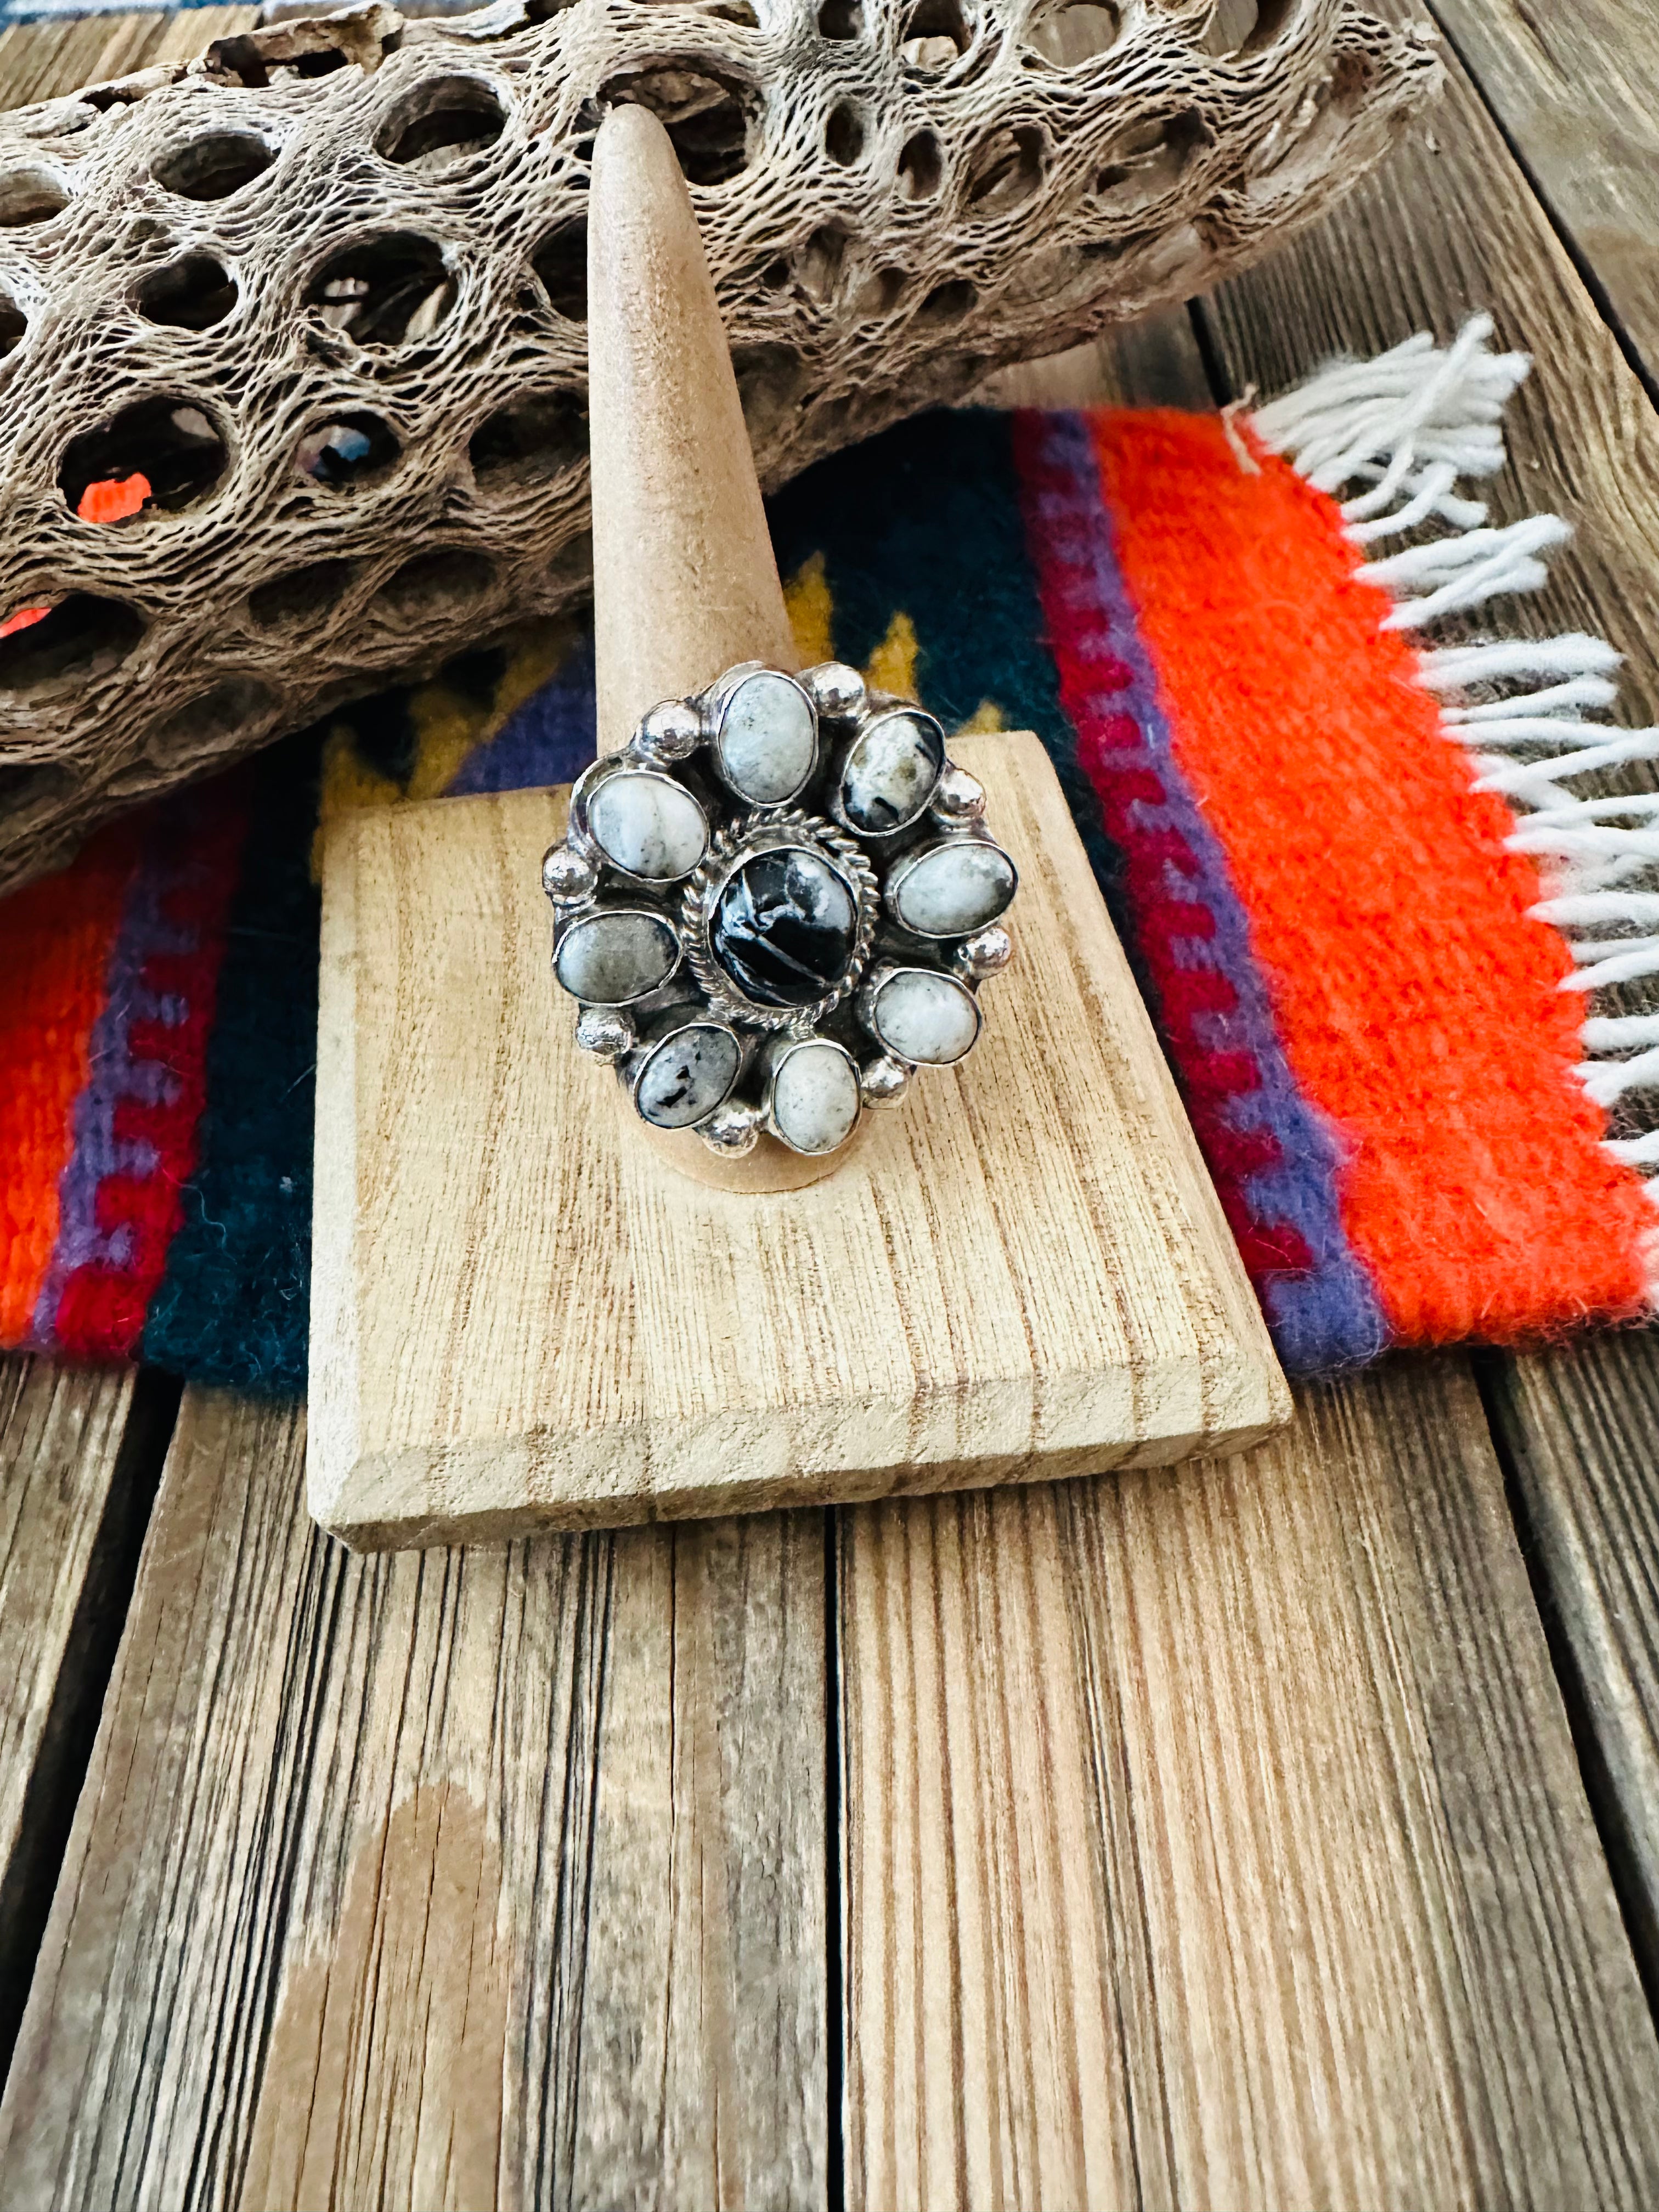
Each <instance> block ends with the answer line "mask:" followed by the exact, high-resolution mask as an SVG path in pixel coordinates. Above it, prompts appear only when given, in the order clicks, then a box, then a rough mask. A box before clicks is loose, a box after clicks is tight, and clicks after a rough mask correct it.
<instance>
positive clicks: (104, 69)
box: [0, 8, 259, 109]
mask: <svg viewBox="0 0 1659 2212" xmlns="http://www.w3.org/2000/svg"><path fill="white" fill-rule="evenodd" d="M258 20H259V10H258V9H257V8H191V9H185V10H184V11H183V12H181V13H179V14H176V15H167V14H164V13H161V12H159V11H158V10H156V9H149V10H146V11H145V12H143V13H138V12H133V13H131V14H125V15H83V16H78V17H76V19H75V20H74V21H70V22H56V23H53V22H40V23H16V24H13V25H12V26H11V27H9V29H7V30H4V31H0V109H3V108H8V107H25V106H27V105H28V104H29V103H30V102H31V101H32V100H55V99H57V98H58V96H59V94H63V93H66V92H73V91H75V90H76V88H77V87H79V86H81V85H83V84H92V83H96V82H100V81H101V80H103V79H105V78H108V77H115V76H128V75H130V74H131V72H132V71H133V70H141V69H149V68H152V67H154V66H155V64H158V63H161V62H175V61H191V60H193V59H194V58H195V57H196V56H197V54H199V53H204V52H206V50H207V48H208V47H209V46H210V45H211V44H212V42H213V40H215V39H222V38H228V37H229V36H230V35H231V34H232V33H234V32H237V31H246V30H251V29H252V27H253V25H254V24H255V23H257V22H258Z"/></svg>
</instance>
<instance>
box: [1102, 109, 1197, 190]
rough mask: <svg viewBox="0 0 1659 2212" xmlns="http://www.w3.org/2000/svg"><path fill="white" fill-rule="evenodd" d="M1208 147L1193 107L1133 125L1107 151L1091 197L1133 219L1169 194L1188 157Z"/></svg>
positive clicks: (1177, 182) (1176, 183)
mask: <svg viewBox="0 0 1659 2212" xmlns="http://www.w3.org/2000/svg"><path fill="white" fill-rule="evenodd" d="M1209 143H1210V134H1209V132H1208V131H1207V130H1206V128H1205V125H1204V120H1203V118H1202V117H1201V116H1200V114H1199V113H1198V112H1197V111H1196V110H1195V109H1194V108H1183V109H1182V112H1181V113H1180V114H1178V115H1167V116H1163V117H1159V118H1153V119H1152V121H1150V122H1147V123H1142V124H1138V125H1136V126H1135V127H1134V128H1133V130H1130V131H1124V132H1122V133H1121V136H1120V137H1117V138H1115V139H1114V140H1113V142H1112V143H1111V144H1110V145H1109V147H1108V148H1107V149H1106V159H1105V161H1104V162H1103V164H1102V166H1101V167H1100V169H1099V170H1098V171H1097V173H1096V177H1095V183H1094V189H1095V192H1096V194H1097V197H1099V198H1101V199H1102V200H1104V201H1105V202H1106V203H1107V204H1108V205H1109V208H1110V209H1111V210H1113V211H1115V212H1117V213H1121V214H1138V213H1139V211H1140V210H1142V209H1144V208H1148V207H1151V206H1152V205H1153V204H1155V203H1156V202H1158V200H1161V199H1163V198H1164V197H1166V195H1167V194H1169V193H1170V192H1172V191H1174V190H1175V189H1176V185H1178V184H1179V183H1180V181H1181V177H1182V172H1183V171H1184V169H1185V168H1186V167H1187V164H1188V161H1191V160H1192V158H1193V156H1194V154H1195V153H1197V151H1198V150H1199V149H1200V147H1203V146H1207V145H1208V144H1209Z"/></svg>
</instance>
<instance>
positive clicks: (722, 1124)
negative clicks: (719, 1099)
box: [697, 1098, 761, 1160]
mask: <svg viewBox="0 0 1659 2212" xmlns="http://www.w3.org/2000/svg"><path fill="white" fill-rule="evenodd" d="M760 1133H761V1117H760V1109H759V1108H758V1107H755V1106H745V1105H744V1104H743V1103H741V1102H740V1101H739V1100H738V1099H736V1098H728V1099H727V1100H726V1103H725V1105H724V1106H717V1107H716V1108H715V1109H714V1112H713V1113H712V1114H711V1115H709V1116H708V1120H707V1121H702V1122H699V1124H698V1126H697V1134H698V1135H699V1136H700V1137H701V1138H702V1140H703V1142H704V1144H705V1145H707V1146H708V1149H709V1151H710V1152H718V1153H719V1154H720V1157H721V1158H723V1159H728V1160H735V1159H741V1158H742V1157H743V1155H744V1153H745V1152H753V1151H754V1149H755V1147H756V1146H757V1144H758V1143H759V1142H760Z"/></svg>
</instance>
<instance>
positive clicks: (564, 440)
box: [467, 392, 587, 498]
mask: <svg viewBox="0 0 1659 2212" xmlns="http://www.w3.org/2000/svg"><path fill="white" fill-rule="evenodd" d="M586 456H587V415H586V410H585V409H584V408H583V406H582V404H581V401H580V399H579V398H577V396H576V394H575V393H574V392H544V393H542V394H541V395H540V396H539V397H538V398H530V399H520V400H516V401H514V403H513V404H512V405H511V406H510V407H501V408H498V409H497V410H496V411H495V414H493V415H489V416H486V417H485V418H484V420H483V422H481V423H480V424H479V425H478V428H477V429H476V430H475V431H474V432H473V433H472V439H471V444H470V445H469V446H468V447H467V458H468V459H469V460H470V461H471V464H472V477H473V481H474V483H476V484H477V487H478V489H479V490H480V491H481V492H483V493H484V494H485V495H487V496H489V497H490V498H501V497H503V496H505V495H507V494H508V493H510V492H513V491H515V490H516V489H518V488H519V487H520V485H528V484H534V483H546V482H547V481H548V479H549V478H550V477H556V476H560V475H562V473H563V471H565V470H567V469H569V468H574V466H575V465H576V464H577V463H578V462H579V461H582V460H585V459H586Z"/></svg>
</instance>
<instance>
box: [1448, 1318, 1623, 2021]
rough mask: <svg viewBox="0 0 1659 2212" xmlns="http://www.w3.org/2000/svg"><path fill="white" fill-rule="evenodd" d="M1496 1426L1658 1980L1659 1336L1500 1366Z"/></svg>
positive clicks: (1609, 1340) (1494, 1394)
mask: <svg viewBox="0 0 1659 2212" xmlns="http://www.w3.org/2000/svg"><path fill="white" fill-rule="evenodd" d="M1487 1383H1488V1392H1489V1401H1490V1403H1491V1405H1492V1412H1493V1415H1494V1419H1495V1425H1496V1428H1497V1431H1498V1435H1499V1437H1501V1439H1502V1441H1503V1444H1504V1449H1505V1451H1506V1453H1507V1455H1508V1457H1509V1461H1510V1466H1511V1467H1512V1468H1513V1470H1514V1474H1515V1482H1516V1489H1517V1491H1518V1492H1519V1495H1520V1498H1521V1503H1522V1512H1523V1516H1524V1525H1525V1528H1526V1533H1527V1537H1528V1541H1529V1543H1530V1544H1531V1546H1532V1547H1533V1567H1534V1573H1535V1574H1536V1575H1537V1576H1538V1577H1540V1578H1541V1581H1542V1582H1543V1583H1544V1585H1545V1586H1546V1588H1547V1590H1548V1593H1549V1603H1550V1607H1551V1609H1552V1611H1553V1614H1554V1617H1555V1621H1556V1624H1557V1627H1558V1632H1559V1636H1560V1638H1562V1640H1563V1642H1564V1643H1565V1648H1566V1655H1567V1659H1568V1662H1569V1664H1570V1668H1571V1677H1572V1680H1573V1682H1574V1686H1575V1688H1576V1690H1577V1695H1578V1697H1579V1699H1580V1700H1581V1701H1582V1711H1583V1723H1584V1726H1585V1728H1586V1729H1587V1730H1588V1732H1589V1737H1590V1739H1591V1741H1590V1744H1589V1747H1588V1749H1589V1754H1590V1759H1591V1763H1592V1765H1593V1769H1594V1771H1593V1774H1592V1783H1593V1786H1594V1788H1595V1794H1596V1797H1597V1810H1598V1813H1599V1814H1600V1816H1601V1825H1602V1829H1603V1832H1604V1834H1605V1835H1606V1837H1607V1843H1608V1848H1609V1850H1610V1851H1611V1852H1612V1853H1613V1857H1614V1867H1615V1871H1616V1872H1617V1874H1618V1875H1619V1876H1620V1896H1621V1901H1622V1903H1623V1905H1624V1908H1625V1913H1626V1918H1627V1920H1628V1921H1629V1923H1630V1924H1631V1930H1632V1937H1633V1939H1634V1941H1635V1942H1636V1943H1637V1945H1638V1950H1639V1952H1640V1954H1641V1957H1642V1960H1643V1963H1644V1967H1645V1969H1646V1971H1647V1973H1648V1977H1649V1982H1650V1987H1651V1986H1652V1985H1653V1984H1654V1981H1655V1978H1656V1977H1659V1338H1656V1337H1655V1336H1654V1335H1652V1334H1650V1333H1648V1332H1646V1331H1644V1332H1643V1333H1642V1334H1638V1335H1624V1336H1606V1337H1598V1338H1593V1339H1591V1340H1589V1341H1587V1342H1585V1343H1583V1344H1579V1345H1575V1346H1571V1347H1570V1348H1565V1347H1564V1348H1563V1349H1561V1350H1559V1351H1553V1352H1538V1353H1535V1354H1534V1355H1533V1356H1532V1357H1531V1358H1526V1359H1505V1360H1493V1361H1492V1362H1491V1363H1490V1364H1489V1366H1488V1370H1487Z"/></svg>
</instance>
